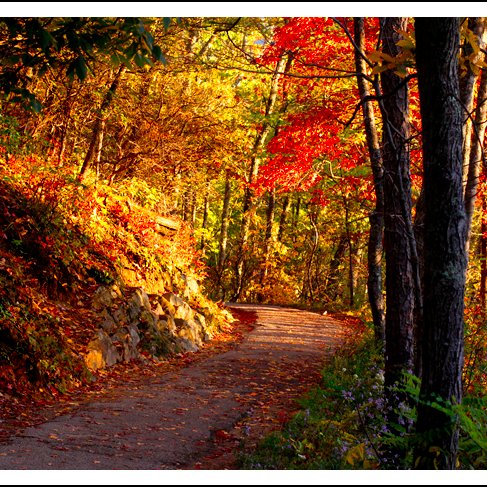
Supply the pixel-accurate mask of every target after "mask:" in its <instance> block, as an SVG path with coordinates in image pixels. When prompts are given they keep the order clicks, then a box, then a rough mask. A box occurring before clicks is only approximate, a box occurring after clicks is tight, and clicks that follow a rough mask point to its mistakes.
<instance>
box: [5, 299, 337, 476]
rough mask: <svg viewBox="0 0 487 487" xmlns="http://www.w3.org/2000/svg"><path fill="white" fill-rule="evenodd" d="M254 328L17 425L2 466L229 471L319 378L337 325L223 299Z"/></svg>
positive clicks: (334, 344) (309, 315) (306, 315)
mask: <svg viewBox="0 0 487 487" xmlns="http://www.w3.org/2000/svg"><path fill="white" fill-rule="evenodd" d="M230 307H234V308H235V309H239V310H241V311H242V310H243V311H251V312H255V313H256V316H257V324H256V326H255V329H254V330H253V331H252V332H250V333H249V334H248V335H247V336H246V337H245V339H244V340H243V342H242V343H240V344H239V345H238V346H237V347H236V348H235V349H233V350H231V351H228V352H226V353H222V354H218V355H215V356H212V357H209V358H208V359H205V360H204V361H199V362H196V363H194V364H190V365H188V366H187V367H185V368H181V369H180V370H178V371H176V372H169V373H164V374H161V375H160V376H158V377H156V378H155V379H154V378H152V379H150V381H149V380H148V379H147V380H143V381H141V382H140V383H137V384H129V385H125V386H120V389H119V390H116V391H113V392H112V393H111V394H109V395H108V396H107V397H105V398H103V399H100V400H96V401H93V402H88V403H86V404H82V405H80V406H79V407H78V408H75V410H73V411H72V412H70V413H69V414H62V415H59V416H58V417H56V418H53V419H52V420H49V421H47V422H44V423H42V424H39V425H37V426H35V427H30V428H27V429H25V430H23V431H22V432H21V433H20V434H17V435H16V436H15V437H11V438H10V439H8V440H7V441H6V442H2V443H1V444H0V469H7V470H19V469H28V470H38V469H42V470H51V469H53V470H65V469H69V470H79V469H82V470H95V469H103V470H114V469H117V470H118V469H124V470H140V469H144V470H156V469H172V470H175V469H178V470H180V469H182V470H188V469H189V470H193V469H234V468H236V467H235V453H236V451H238V448H239V445H240V446H241V445H242V444H244V445H247V447H248V446H249V445H251V444H252V442H255V441H257V440H258V438H260V437H261V435H262V434H264V433H265V432H267V431H269V430H270V429H272V428H277V427H279V426H280V425H281V424H282V423H283V422H284V421H285V420H286V419H287V418H288V417H289V413H290V412H291V411H292V410H293V409H294V408H295V398H296V397H299V396H300V395H302V394H303V392H305V391H306V390H307V389H309V388H310V387H312V386H313V385H315V384H316V383H318V381H319V377H320V374H319V372H320V369H321V365H322V363H323V360H324V359H325V358H326V357H327V356H329V355H330V354H331V353H333V351H334V350H335V348H336V347H337V346H338V345H339V344H340V343H341V340H342V337H343V325H342V324H341V323H340V322H338V321H335V320H333V319H331V318H329V317H326V316H321V315H319V314H316V313H310V312H306V311H299V310H294V309H288V308H280V307H276V306H267V305H241V304H231V305H230Z"/></svg>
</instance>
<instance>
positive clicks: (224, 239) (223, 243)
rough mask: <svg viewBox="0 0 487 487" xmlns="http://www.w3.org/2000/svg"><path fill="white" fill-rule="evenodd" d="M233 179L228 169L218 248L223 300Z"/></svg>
mask: <svg viewBox="0 0 487 487" xmlns="http://www.w3.org/2000/svg"><path fill="white" fill-rule="evenodd" d="M231 189H232V188H231V178H230V171H229V170H228V169H227V174H226V179H225V191H224V194H223V207H222V216H221V227H220V241H219V246H218V264H217V274H218V287H219V289H220V296H221V299H222V300H224V299H225V287H224V286H223V271H224V268H225V263H226V260H227V243H228V225H229V221H230V196H231Z"/></svg>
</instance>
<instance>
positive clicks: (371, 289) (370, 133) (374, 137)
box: [354, 17, 385, 347]
mask: <svg viewBox="0 0 487 487" xmlns="http://www.w3.org/2000/svg"><path fill="white" fill-rule="evenodd" d="M354 31H355V44H356V45H357V47H358V48H359V49H360V51H361V52H362V53H364V52H365V32H364V19H363V17H355V18H354ZM360 54H361V53H360V52H358V51H357V50H355V67H356V71H357V85H358V90H359V94H360V99H361V100H365V99H367V97H368V96H370V88H369V83H368V82H367V80H366V79H365V74H366V71H367V67H366V64H365V60H364V58H363V57H362V56H361V55H360ZM362 113H363V117H364V125H365V137H366V140H367V147H368V150H369V157H370V164H371V167H372V175H373V178H374V189H375V196H376V203H375V209H374V211H373V212H372V213H371V214H370V215H369V221H370V232H369V242H368V257H367V265H368V278H367V290H368V296H369V303H370V309H371V312H372V320H373V322H374V336H375V340H376V342H377V343H381V344H382V346H383V347H384V345H385V311H384V298H383V295H382V254H383V246H382V240H383V236H384V183H383V178H384V168H383V165H382V154H381V151H380V145H379V136H378V134H377V129H376V126H375V115H374V108H373V106H372V102H371V101H365V102H362Z"/></svg>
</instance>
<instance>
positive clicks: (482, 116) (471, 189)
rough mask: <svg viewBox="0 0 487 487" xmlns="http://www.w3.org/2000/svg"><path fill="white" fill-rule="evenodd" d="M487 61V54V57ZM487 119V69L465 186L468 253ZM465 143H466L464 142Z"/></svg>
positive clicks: (482, 84)
mask: <svg viewBox="0 0 487 487" xmlns="http://www.w3.org/2000/svg"><path fill="white" fill-rule="evenodd" d="M485 60H486V61H487V56H486V58H485ZM486 119H487V69H484V70H483V71H482V76H481V78H480V86H479V91H478V95H477V107H476V110H475V123H474V125H473V129H474V130H473V134H472V142H471V149H470V160H469V163H468V176H467V182H466V186H465V211H466V213H467V255H468V249H469V246H470V236H471V233H472V219H473V213H474V209H475V200H476V198H477V190H478V183H479V176H480V167H481V164H482V160H483V157H484V152H483V150H484V149H483V143H484V136H485V128H486V122H487V121H486ZM464 144H465V143H464Z"/></svg>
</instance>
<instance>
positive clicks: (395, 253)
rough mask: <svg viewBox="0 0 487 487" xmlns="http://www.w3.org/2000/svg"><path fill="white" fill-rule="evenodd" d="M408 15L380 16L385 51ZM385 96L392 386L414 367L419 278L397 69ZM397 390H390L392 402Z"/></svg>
mask: <svg viewBox="0 0 487 487" xmlns="http://www.w3.org/2000/svg"><path fill="white" fill-rule="evenodd" d="M407 23H408V22H407V19H405V18H399V17H392V18H390V17H387V18H384V19H381V32H382V39H383V52H384V53H385V54H388V55H390V56H396V55H398V54H399V53H400V48H399V47H398V46H397V44H396V43H397V42H398V41H399V40H400V39H401V37H400V34H399V32H400V31H401V30H403V31H405V30H406V29H407ZM381 82H382V92H383V96H384V99H383V102H382V103H381V112H382V118H383V124H384V129H383V164H384V247H385V255H386V290H387V292H386V347H385V385H386V387H387V389H389V388H390V387H392V386H393V385H394V384H395V383H396V382H398V381H400V380H401V378H402V373H403V372H404V371H407V370H412V368H413V356H414V355H413V354H414V350H413V323H414V305H415V300H414V297H415V280H414V272H415V269H414V266H413V252H412V250H413V249H412V242H411V239H414V235H413V234H412V216H411V210H412V199H411V178H410V172H409V170H410V168H409V165H410V160H409V147H408V139H409V136H410V125H409V96H408V88H407V85H406V84H405V83H404V82H403V80H402V79H401V78H399V77H398V76H397V75H396V74H395V73H394V72H392V71H385V72H383V73H382V76H381ZM393 397H394V395H393V394H391V397H390V399H391V400H392V402H394V400H393Z"/></svg>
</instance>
